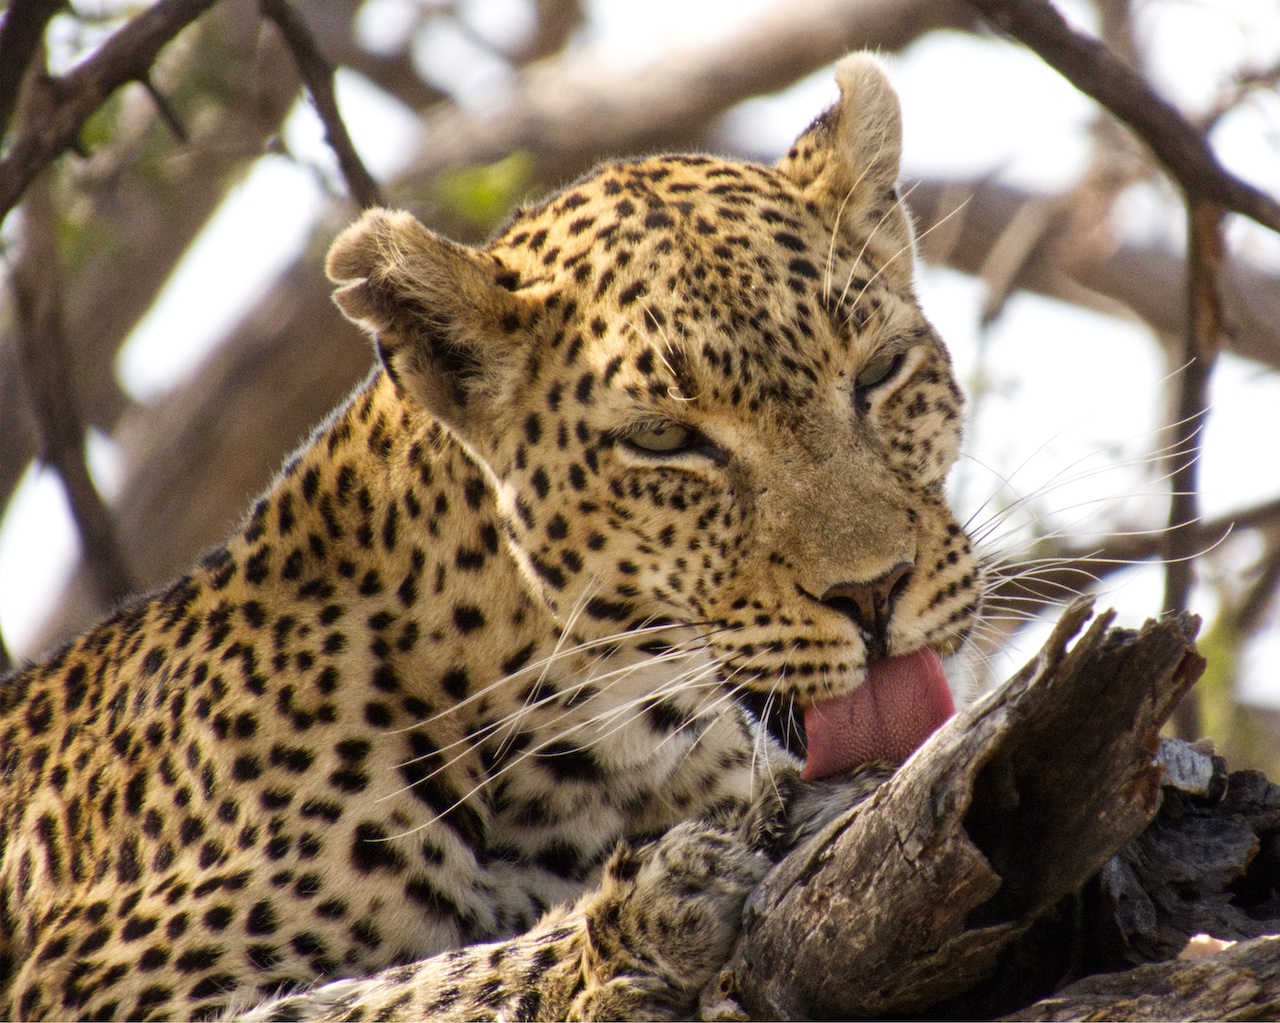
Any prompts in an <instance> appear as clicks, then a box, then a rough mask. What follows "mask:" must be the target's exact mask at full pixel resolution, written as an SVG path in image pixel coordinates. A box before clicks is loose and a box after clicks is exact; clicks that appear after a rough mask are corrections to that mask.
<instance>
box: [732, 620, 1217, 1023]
mask: <svg viewBox="0 0 1280 1023" xmlns="http://www.w3.org/2000/svg"><path fill="white" fill-rule="evenodd" d="M1089 614H1090V604H1089V603H1088V602H1087V601H1079V602H1077V603H1076V604H1074V605H1072V607H1071V608H1070V609H1069V610H1068V611H1067V613H1066V614H1065V615H1064V616H1063V619H1062V621H1061V623H1060V624H1059V626H1058V628H1057V629H1056V630H1055V632H1054V634H1053V636H1052V637H1051V639H1050V640H1049V642H1048V643H1047V644H1046V645H1045V648H1044V649H1043V650H1042V651H1041V652H1040V653H1039V654H1038V655H1037V657H1036V658H1035V659H1034V660H1033V661H1032V662H1031V663H1030V664H1028V665H1027V666H1026V667H1025V668H1024V669H1023V670H1022V671H1021V672H1019V673H1018V674H1017V675H1016V676H1015V677H1014V678H1012V679H1011V680H1010V681H1009V682H1008V683H1006V684H1005V686H1004V687H1003V688H1002V689H1000V690H999V691H997V692H996V693H993V694H992V695H990V696H989V697H987V698H985V699H983V700H981V701H979V702H978V703H976V704H975V705H973V706H972V707H970V708H968V709H966V710H965V711H963V712H962V713H961V714H959V715H957V717H956V718H954V719H953V720H952V721H951V722H949V723H948V724H947V725H946V726H945V727H944V728H942V729H941V730H939V732H938V733H937V734H936V735H935V736H934V737H933V738H932V739H931V740H930V741H929V742H928V743H926V744H925V746H924V747H923V748H922V749H921V750H919V751H918V752H917V753H916V755H915V756H914V757H912V758H911V760H909V761H908V762H907V764H906V765H904V766H903V768H902V769H901V770H900V771H899V772H898V773H897V774H896V775H895V776H894V777H893V778H892V779H891V780H890V781H889V782H887V783H886V784H885V785H884V786H883V788H881V790H880V791H879V792H878V793H877V794H876V796H875V797H873V798H872V799H871V800H868V801H867V802H866V803H865V804H863V805H862V806H861V807H859V808H858V809H856V810H854V811H852V812H851V813H850V814H849V815H847V816H846V817H845V818H844V819H843V820H842V821H838V822H836V823H835V824H834V825H832V826H831V828H829V829H828V830H827V832H825V833H823V834H820V835H818V836H815V838H814V839H813V840H812V841H811V842H810V843H809V844H808V845H806V846H805V847H803V848H802V849H800V850H798V851H796V852H795V853H793V854H792V855H790V856H789V857H787V858H786V859H785V860H784V861H783V862H782V863H780V864H779V865H778V866H777V867H776V868H775V869H774V870H773V872H772V873H771V874H770V875H769V876H768V877H767V878H766V879H765V881H764V883H763V884H762V885H761V887H760V888H759V889H758V890H757V892H756V894H755V895H753V897H752V900H751V903H750V904H749V906H748V910H747V913H746V917H745V928H744V933H743V937H742V939H741V940H740V942H739V944H738V947H737V950H736V952H735V954H734V957H733V958H732V959H731V961H730V963H729V964H728V966H727V967H726V970H725V972H724V974H723V975H722V977H721V986H720V990H719V991H718V992H712V993H709V1002H708V1006H707V1007H708V1009H710V1010H711V1014H713V1015H715V1014H721V1015H723V1014H724V1012H725V1011H726V1010H725V1008H724V1006H725V1005H726V1004H730V1003H726V1002H724V1001H723V998H724V996H726V995H727V996H729V997H730V998H731V999H732V1002H734V1003H736V1007H740V1008H741V1009H742V1010H743V1011H745V1012H746V1013H747V1014H748V1015H749V1016H751V1017H755V1018H781V1019H797V1018H813V1017H818V1018H823V1017H825V1018H844V1019H849V1018H859V1017H861V1018H865V1017H884V1016H903V1015H910V1014H915V1013H925V1014H932V1013H933V1012H936V1011H938V1010H939V1009H940V1008H942V1006H944V1005H947V1003H951V1004H950V1006H949V1009H952V1010H954V1011H958V1012H965V1011H968V1009H969V1008H974V1007H977V1006H978V1005H979V1004H982V1005H983V1007H984V1008H985V1002H984V999H985V1000H987V1001H989V1000H990V997H991V996H990V995H989V993H988V992H987V987H990V985H992V984H993V983H995V984H996V985H997V986H998V987H999V988H1000V989H1001V990H1005V989H1008V988H1009V987H1010V983H1009V980H1008V978H1007V977H1006V976H1005V969H1006V965H1007V960H1006V959H1005V956H1006V953H1009V952H1014V951H1017V950H1018V948H1019V946H1018V944H1017V943H1018V942H1019V939H1023V938H1028V937H1030V938H1034V937H1035V935H1034V934H1033V928H1034V925H1036V924H1037V922H1038V920H1039V919H1040V918H1042V917H1044V916H1045V915H1046V914H1049V915H1051V914H1052V911H1053V910H1055V908H1056V907H1057V906H1058V905H1059V903H1061V902H1062V900H1064V899H1066V898H1068V897H1070V896H1072V895H1073V894H1075V893H1078V892H1080V891H1081V890H1082V889H1083V888H1084V886H1085V885H1086V882H1088V881H1089V879H1090V878H1092V877H1093V876H1094V875H1096V874H1097V873H1098V872H1099V871H1100V870H1101V869H1102V868H1103V866H1104V865H1105V864H1106V863H1107V862H1108V861H1109V860H1110V859H1111V858H1112V856H1113V854H1114V853H1115V852H1116V851H1117V850H1119V849H1122V848H1124V847H1125V846H1127V845H1128V844H1129V843H1130V842H1132V841H1133V840H1134V839H1135V838H1137V837H1138V835H1139V834H1140V833H1142V832H1143V830H1144V829H1145V828H1146V826H1147V824H1148V823H1149V822H1150V820H1151V819H1152V817H1153V816H1154V815H1155V813H1156V810H1157V809H1158V808H1159V805H1160V781H1161V777H1162V771H1163V768H1162V767H1161V765H1160V763H1159V761H1158V760H1157V756H1156V754H1157V753H1158V751H1159V748H1160V744H1159V737H1158V732H1159V728H1160V726H1161V724H1162V723H1163V722H1164V720H1165V719H1166V718H1167V716H1168V715H1169V714H1170V713H1171V712H1172V709H1173V707H1174V706H1175V705H1176V703H1177V701H1178V699H1179V698H1180V697H1181V695H1182V694H1183V693H1184V692H1185V691H1186V690H1187V689H1188V688H1189V687H1190V686H1191V684H1192V683H1193V682H1194V681H1195V680H1196V678H1198V677H1199V674H1200V672H1201V670H1202V669H1203V666H1204V662H1203V659H1202V658H1201V657H1200V656H1199V654H1197V653H1196V651H1195V648H1194V646H1193V643H1192V640H1193V638H1194V635H1195V631H1196V628H1197V625H1198V622H1197V620H1196V619H1195V618H1194V617H1192V616H1189V615H1185V614H1184V615H1177V616H1172V617H1170V618H1167V619H1165V620H1163V621H1161V622H1148V624H1147V625H1146V626H1144V627H1143V628H1142V629H1141V630H1140V631H1137V632H1134V631H1131V630H1123V629H1109V626H1110V623H1111V621H1112V617H1113V616H1112V615H1111V614H1110V613H1108V614H1105V615H1102V616H1101V617H1099V618H1098V619H1097V620H1096V621H1095V622H1094V623H1093V625H1092V626H1091V627H1090V628H1089V630H1088V632H1087V633H1086V634H1085V635H1084V636H1083V637H1082V638H1080V639H1079V641H1078V642H1077V643H1076V644H1075V646H1074V647H1073V648H1072V649H1071V650H1070V651H1068V650H1067V649H1066V646H1067V643H1068V641H1069V640H1070V639H1071V638H1072V637H1073V636H1074V635H1075V633H1076V632H1077V631H1078V630H1079V629H1080V628H1081V626H1082V625H1083V624H1084V622H1085V621H1086V620H1087V618H1088V617H1089ZM1061 972H1062V971H1059V973H1058V976H1061ZM984 985H985V986H986V987H984ZM1013 986H1015V987H1016V986H1017V985H1016V984H1015V985H1013ZM975 991H976V992H978V995H977V996H976V1001H975V1000H974V998H972V997H971V998H970V1000H969V1002H968V1003H965V1002H958V1001H956V999H958V998H959V997H960V996H962V995H965V994H966V993H971V992H975ZM1027 1000H1029V999H1027ZM716 1002H719V1007H718V1009H717V1007H716V1006H715V1004H714V1003H716ZM1024 1004H1025V1003H1024ZM1013 1007H1016V1005H1015V1006H1010V1008H1013ZM729 1011H732V1009H731V1010H729Z"/></svg>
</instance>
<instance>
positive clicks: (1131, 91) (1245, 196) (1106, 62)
mask: <svg viewBox="0 0 1280 1023" xmlns="http://www.w3.org/2000/svg"><path fill="white" fill-rule="evenodd" d="M969 2H970V3H971V4H972V5H973V6H974V7H975V8H977V9H978V10H979V11H981V12H982V15H983V16H984V17H985V18H986V19H987V20H988V21H990V22H991V24H992V25H994V26H995V27H996V28H998V29H1000V30H1001V31H1004V32H1007V33H1008V34H1009V35H1011V36H1013V37H1014V38H1015V39H1017V40H1018V41H1019V42H1021V43H1023V44H1024V45H1025V46H1027V47H1029V48H1030V49H1032V50H1034V51H1035V52H1036V53H1037V54H1039V56H1040V58H1041V59H1042V60H1043V61H1044V62H1045V63H1046V64H1048V65H1049V66H1050V67H1052V68H1054V69H1055V70H1056V71H1057V72H1058V73H1059V74H1061V75H1062V76H1063V77H1065V78H1066V79H1067V80H1068V81H1069V82H1070V83H1071V84H1072V85H1074V86H1075V87H1076V88H1077V89H1079V90H1080V91H1081V92H1083V93H1085V94H1086V95H1088V96H1092V97H1093V98H1094V99H1095V100H1097V101H1098V102H1099V103H1101V104H1102V105H1103V106H1104V107H1106V108H1107V109H1108V110H1109V111H1111V113H1112V114H1114V115H1115V116H1116V117H1118V118H1119V119H1120V120H1122V121H1123V122H1124V123H1125V124H1127V125H1128V126H1129V127H1130V128H1132V129H1133V130H1134V132H1135V133H1136V134H1137V135H1138V137H1139V138H1141V139H1142V141H1143V142H1145V143H1146V144H1147V145H1148V146H1149V147H1150V148H1151V151H1152V152H1153V153H1154V154H1155V155H1156V158H1157V159H1159V160H1160V162H1161V163H1162V164H1164V166H1165V167H1166V168H1167V169H1168V171H1169V173H1170V174H1171V175H1172V176H1173V177H1174V179H1175V180H1177V182H1178V183H1179V184H1180V185H1181V186H1182V187H1183V189H1184V190H1185V191H1186V192H1187V193H1188V194H1189V195H1191V196H1193V197H1195V198H1197V199H1203V200H1205V201H1208V202H1212V203H1216V204H1219V205H1222V206H1225V207H1226V208H1227V209H1229V210H1234V211H1235V212H1237V213H1243V214H1244V215H1245V216H1246V217H1249V218H1251V219H1253V220H1256V221H1257V222H1258V223H1259V224H1263V225H1265V226H1266V227H1269V228H1271V230H1273V231H1280V203H1278V202H1276V200H1274V199H1272V198H1271V197H1270V196H1269V195H1267V194H1265V193H1264V192H1261V191H1259V190H1258V189H1256V188H1254V187H1253V186H1252V185H1250V184H1247V183H1246V182H1244V181H1241V180H1240V179H1239V178H1237V177H1236V176H1235V175H1233V174H1231V173H1229V172H1228V171H1227V170H1226V169H1225V168H1224V167H1223V166H1222V164H1221V163H1219V162H1218V158H1217V156H1215V155H1214V152H1213V150H1212V149H1211V148H1210V147H1209V144H1208V142H1206V141H1205V138H1204V136H1203V135H1202V134H1201V133H1200V132H1198V131H1197V130H1196V129H1195V127H1194V126H1193V125H1192V124H1191V123H1190V122H1189V121H1187V119H1186V118H1184V117H1183V116H1182V114H1180V113H1179V112H1178V111H1177V109H1176V108H1175V107H1173V106H1172V105H1171V104H1170V103H1168V102H1166V101H1165V100H1164V99H1162V98H1161V97H1160V96H1159V95H1157V94H1156V93H1155V92H1154V91H1153V90H1152V88H1151V87H1150V86H1149V85H1148V84H1147V83H1146V81H1144V80H1143V78H1142V76H1141V75H1139V74H1138V73H1137V72H1136V71H1134V70H1133V69H1132V68H1130V67H1129V66H1128V65H1126V64H1125V63H1124V62H1123V61H1122V60H1121V59H1120V58H1119V57H1117V56H1116V55H1115V54H1114V53H1112V52H1111V51H1110V50H1109V49H1107V47H1106V46H1105V44H1103V43H1101V42H1099V41H1098V40H1096V39H1091V38H1089V37H1088V36H1085V35H1082V34H1081V33H1079V32H1076V31H1075V30H1074V29H1072V28H1071V26H1069V25H1068V24H1067V23H1066V21H1065V20H1064V19H1063V18H1062V15H1060V14H1059V13H1058V12H1057V11H1056V10H1055V9H1054V8H1053V7H1052V5H1050V4H1049V3H1047V2H1046V0H969Z"/></svg>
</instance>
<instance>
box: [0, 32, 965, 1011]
mask: <svg viewBox="0 0 1280 1023" xmlns="http://www.w3.org/2000/svg"><path fill="white" fill-rule="evenodd" d="M838 79H839V83H840V87H841V91H842V99H841V102H840V103H839V104H837V105H836V106H835V107H833V108H832V109H831V110H830V111H828V112H827V113H826V114H824V115H823V116H822V117H820V118H819V119H818V120H817V121H816V122H815V123H814V124H813V125H812V126H811V127H810V128H809V129H808V130H807V131H806V132H805V133H804V134H803V135H802V136H801V137H800V139H799V141H798V142H797V143H796V146H795V147H794V148H793V149H792V150H791V152H790V153H788V154H787V155H786V156H785V157H784V158H783V159H782V161H780V163H779V164H778V165H777V166H776V167H774V168H768V167H763V166H757V165H754V164H748V163H738V162H733V161H729V160H723V159H718V158H713V157H707V156H657V157H651V158H646V159H640V160H634V161H623V162H616V163H609V164H605V165H603V166H601V167H600V168H598V169H597V170H596V171H594V172H593V173H592V174H590V175H589V176H588V177H586V178H584V179H583V180H581V181H579V182H577V183H576V184H573V185H571V186H569V187H568V188H567V189H565V190H564V191H562V192H560V193H559V194H557V195H555V196H554V197H552V198H551V199H549V200H547V201H546V202H544V203H542V204H541V205H538V206H533V207H530V208H526V209H523V210H521V211H519V212H518V213H517V214H516V215H515V216H514V217H513V218H512V220H511V221H510V223H509V224H508V226H507V227H506V228H505V229H504V230H503V231H502V232H501V233H500V234H499V235H498V237H497V238H495V239H494V240H493V241H492V242H491V243H490V244H489V245H487V246H486V247H484V248H483V249H469V248H464V247H461V246H458V245H454V244H452V243H450V242H448V241H445V240H443V239H441V238H439V237H437V236H435V235H433V234H432V233H430V232H429V231H427V230H426V229H425V228H423V227H422V226H421V225H419V224H418V223H417V222H416V221H414V220H413V219H412V218H411V217H409V216H408V215H406V214H402V213H390V212H386V211H373V212H370V213H368V214H366V215H365V216H364V218H363V219H362V220H361V221H360V222H359V223H357V224H356V225H355V226H353V227H351V228H350V229H348V230H347V231H346V232H344V233H343V234H342V235H341V236H340V237H339V238H338V240H337V241H336V242H335V243H334V246H333V249H332V252H331V253H330V256H329V263H328V270H329V274H330V276H331V277H332V278H333V279H334V280H335V282H337V283H338V284H339V288H338V291H337V293H336V298H337V301H338V303H339V305H340V306H341V307H342V308H343V310H344V311H345V312H346V313H347V315H348V316H349V317H351V318H352V319H353V320H354V321H356V322H357V323H360V324H361V325H363V326H364V327H365V328H366V329H367V330H368V331H369V332H370V333H371V334H372V335H373V337H374V338H375V340H376V345H377V350H378V354H379V358H380V366H379V368H378V369H377V371H376V372H374V373H373V375H372V376H371V377H370V378H369V379H368V381H366V383H365V384H364V385H362V386H361V387H360V388H359V389H358V390H357V391H356V392H355V393H354V394H353V395H352V397H351V398H350V400H349V401H348V402H347V403H346V404H345V405H344V406H342V407H341V408H340V409H338V410H337V411H336V412H335V413H334V414H333V415H332V416H331V418H330V419H329V420H328V421H327V422H326V423H324V424H323V425H322V426H321V427H320V428H319V430H318V431H317V433H316V434H315V436H314V437H313V438H312V439H311V441H310V442H309V443H308V444H307V445H306V446H304V448H303V449H302V450H301V451H300V452H299V453H298V454H296V455H295V456H294V457H293V458H292V459H291V460H290V461H289V462H288V464H287V465H286V466H285V467H284V469H283V471H282V472H281V474H280V476H279V478H278V479H277V480H276V482H275V483H274V484H273V486H272V487H271V489H270V490H269V491H268V492H267V493H266V494H265V495H264V496H263V497H262V498H261V499H260V500H259V501H258V502H257V503H256V504H255V506H254V507H253V509H252V511H251V512H250V514H249V515H248V517H247V519H246V521H245V523H244V525H243V528H242V529H241V530H240V531H239V532H238V533H237V534H236V535H235V536H234V537H232V539H231V540H229V541H228V542H227V543H226V544H225V545H224V546H222V547H219V548H217V549H216V550H214V551H212V552H211V553H210V554H208V555H207V556H206V557H205V558H204V559H203V560H202V561H201V562H200V564H199V565H197V566H196V567H195V568H193V569H192V570H191V571H190V572H189V573H188V574H187V575H184V576H183V577H182V578H180V579H179V580H177V581H176V582H175V583H173V584H172V585H171V586H169V587H168V588H167V589H165V590H163V591H162V592H160V593H157V594H155V595H153V596H151V597H149V598H147V599H144V600H141V601H139V602H137V603H133V604H131V605H129V606H127V607H125V608H124V609H123V610H121V611H119V612H118V613H117V614H115V615H114V616H113V617H112V618H110V619H108V620H107V621H105V622H103V623H102V624H101V625H99V626H97V627H96V628H95V629H93V630H91V631H90V632H88V633H87V634H86V635H84V636H83V637H81V638H80V639H78V640H77V641H75V642H74V643H72V644H71V645H69V646H68V647H66V648H65V649H63V650H61V651H60V652H58V653H57V654H55V655H54V656H53V657H51V658H50V659H48V660H47V661H45V662H44V663H42V664H38V665H36V666H33V667H29V668H26V669H25V670H23V671H20V672H18V673H17V674H15V675H13V676H12V677H10V678H9V679H7V680H6V681H5V682H4V683H3V685H2V686H0V1015H3V1016H5V1017H7V1018H24V1019H34V1018H44V1017H92V1018H103V1019H105V1018H120V1017H127V1018H163V1017H180V1018H206V1017H210V1016H215V1015H218V1014H222V1013H225V1012H227V1011H230V1010H231V1009H232V1008H236V1007H238V1008H244V1007H245V1006H248V1005H252V1004H253V1003H254V1002H255V1001H257V1002H261V1003H262V1004H260V1005H259V1006H258V1007H257V1008H256V1009H254V1010H252V1013H253V1014H254V1016H255V1018H282V1019H300V1018H307V1019H319V1018H335V1019H336V1018H344V1019H358V1018H378V1019H392V1018H415V1017H423V1016H429V1017H438V1018H443V1017H457V1018H481V1017H485V1016H507V1017H512V1018H536V1017H553V1018H564V1017H566V1016H570V1017H592V1016H594V1017H632V1018H661V1017H681V1016H687V1015H689V1014H690V1013H691V1012H693V1011H694V1007H695V1005H696V998H697V992H698V989H699V988H700V987H701V985H702V984H703V983H704V982H705V981H706V980H707V978H708V977H710V976H711V975H712V974H713V973H714V971H715V970H716V968H717V966H718V965H719V964H720V962H722V960H723V958H724V957H725V955H726V954H727V952H728V949H729V947H730V944H731V942H732V940H733V936H734V934H735V932H736V928H737V923H736V921H737V919H738V916H739V914H740V910H741V905H742V900H743V898H744V897H745V895H746V894H747V892H749V891H750V889H751V887H752V886H753V885H754V884H755V882H756V881H757V880H758V878H759V877H760V876H761V872H762V871H763V869H764V867H765V866H766V865H767V863H768V860H769V856H770V855H776V854H777V853H778V852H779V851H780V850H781V849H783V848H785V847H786V846H787V845H788V844H789V843H791V842H792V841H794V839H795V836H796V834H797V833H798V832H799V831H801V830H803V829H804V828H805V827H806V826H809V825H811V824H812V823H813V822H814V821H815V820H818V819H821V818H822V817H823V816H824V815H830V814H831V813H833V812H836V811H838V810H839V809H840V808H842V807H844V806H847V805H849V804H850V803H851V802H852V801H853V800H854V799H855V798H857V797H858V795H859V794H860V793H865V791H867V790H868V787H869V786H870V785H871V784H872V782H871V781H868V780H867V779H865V778H859V779H855V780H852V781H845V782H840V783H830V784H826V785H823V786H818V787H816V788H814V787H810V786H805V785H803V784H802V783H800V782H799V781H798V778H797V761H796V760H795V759H793V757H792V756H791V755H790V754H788V753H787V752H785V751H784V750H783V749H782V747H781V746H780V745H779V744H778V743H777V742H775V741H774V740H773V739H772V738H770V737H769V735H768V733H767V730H766V729H763V728H761V727H760V726H759V722H760V721H762V720H763V721H765V722H766V723H767V724H769V725H770V726H772V728H773V730H774V731H775V732H777V733H779V734H780V735H782V736H783V738H784V740H785V738H786V734H785V733H786V732H787V727H788V724H789V722H790V721H791V720H792V719H793V718H794V716H795V714H796V713H797V712H798V711H797V708H799V707H803V706H804V705H806V704H807V703H809V702H812V701H813V700H815V699H818V698H821V697H824V696H828V695H832V694H836V693H839V692H843V691H846V690H849V689H851V688H853V687H856V686H857V685H859V684H860V683H861V681H862V678H863V672H864V666H865V664H866V663H867V661H868V659H869V658H871V657H878V656H884V655H886V654H901V653H906V652H909V651H912V650H915V649H918V648H919V647H921V646H924V645H929V646H932V647H934V648H935V649H937V650H939V651H940V652H943V653H947V652H951V651H952V650H954V649H955V647H956V646H957V644H958V643H960V641H961V640H962V638H963V636H964V635H965V633H966V632H967V630H968V629H969V628H970V627H971V625H972V623H973V621H974V618H975V615H976V613H977V610H978V595H979V592H980V585H981V584H980V579H979V578H978V568H977V566H976V563H975V560H974V558H973V556H972V553H971V551H970V548H969V543H968V540H967V539H966V537H965V535H964V533H963V532H962V530H961V529H960V527H959V526H958V525H957V524H956V522H955V521H954V519H953V518H952V516H951V513H950V511H949V509H948V506H947V503H946V500H945V498H944V496H943V490H942V485H943V478H944V476H945V474H946V472H947V470H948V469H949V467H950V465H951V464H952V462H953V460H954V459H955V457H956V451H957V445H958V440H959V434H960V417H961V405H962V402H961V397H960V394H959V392H958V390H957V387H956V384H955V381H954V379H953V376H952V372H951V368H950V364H949V360H948V357H947V354H946V351H945V349H944V348H943V346H942V344H941V343H940V342H939V340H938V339H937V337H936V335H935V334H934V332H933V330H932V328H931V327H930V325H929V324H928V322H927V321H926V320H925V318H924V316H923V315H922V314H921V312H920V309H919V306H918V304H917V302H916V300H915V297H914V294H913V285H912V260H913V252H912V238H911V228H910V223H909V221H908V219H907V216H906V213H905V211H904V210H903V208H902V205H901V203H900V201H899V198H898V195H897V191H896V186H895V178H896V175H897V170H898V158H899V150H900V141H899V140H900V129H899V115H898V108H897V101H896V99H895V97H894V96H893V93H892V91H891V90H890V88H889V86H888V84H887V82H886V80H885V78H884V75H883V73H882V72H881V71H880V69H879V68H878V67H877V65H876V64H875V63H874V62H873V61H871V60H870V59H869V58H865V57H852V58H849V59H848V60H846V61H845V62H843V63H842V64H841V65H840V67H839V71H838ZM325 982H328V983H325ZM289 992H293V993H292V994H290V993H289ZM272 999H276V1000H274V1001H272Z"/></svg>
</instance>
